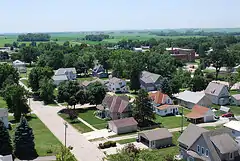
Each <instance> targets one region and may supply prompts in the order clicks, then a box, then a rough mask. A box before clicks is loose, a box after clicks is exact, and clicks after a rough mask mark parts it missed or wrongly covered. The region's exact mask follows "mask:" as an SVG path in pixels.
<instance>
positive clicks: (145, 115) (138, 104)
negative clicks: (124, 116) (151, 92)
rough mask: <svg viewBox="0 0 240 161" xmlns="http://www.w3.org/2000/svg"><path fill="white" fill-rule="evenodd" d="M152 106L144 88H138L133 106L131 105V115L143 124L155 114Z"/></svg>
mask: <svg viewBox="0 0 240 161" xmlns="http://www.w3.org/2000/svg"><path fill="white" fill-rule="evenodd" d="M152 108H153V107H152V104H151V100H150V98H149V97H148V93H147V92H146V91H145V90H144V89H140V90H139V91H138V96H137V98H136V100H135V106H133V117H134V118H135V119H136V120H137V121H138V123H140V124H144V123H145V121H149V120H153V119H154V118H155V115H154V113H153V109H152Z"/></svg>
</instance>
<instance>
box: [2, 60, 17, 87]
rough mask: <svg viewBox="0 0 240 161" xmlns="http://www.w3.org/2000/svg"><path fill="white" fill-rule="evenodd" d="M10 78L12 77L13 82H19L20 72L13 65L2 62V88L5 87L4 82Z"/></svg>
mask: <svg viewBox="0 0 240 161" xmlns="http://www.w3.org/2000/svg"><path fill="white" fill-rule="evenodd" d="M8 78H11V80H12V82H14V83H18V80H19V74H18V72H17V70H16V69H15V68H13V66H12V65H9V64H7V63H2V64H0V89H1V88H2V87H3V83H4V82H5V81H6V79H8Z"/></svg>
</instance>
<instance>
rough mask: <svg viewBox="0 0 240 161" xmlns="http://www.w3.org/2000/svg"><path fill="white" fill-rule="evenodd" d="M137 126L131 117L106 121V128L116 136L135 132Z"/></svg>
mask: <svg viewBox="0 0 240 161" xmlns="http://www.w3.org/2000/svg"><path fill="white" fill-rule="evenodd" d="M137 125H138V123H137V121H136V120H135V119H134V118H133V117H129V118H124V119H118V120H112V121H108V128H109V129H110V130H112V131H113V132H115V133H117V134H123V133H129V132H133V131H137Z"/></svg>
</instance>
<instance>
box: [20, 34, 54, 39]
mask: <svg viewBox="0 0 240 161" xmlns="http://www.w3.org/2000/svg"><path fill="white" fill-rule="evenodd" d="M50 38H51V36H50V35H49V34H44V33H27V34H21V35H18V38H17V41H50Z"/></svg>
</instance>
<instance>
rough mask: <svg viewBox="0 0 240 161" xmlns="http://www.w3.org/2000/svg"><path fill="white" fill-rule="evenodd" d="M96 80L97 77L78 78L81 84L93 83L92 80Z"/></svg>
mask: <svg viewBox="0 0 240 161" xmlns="http://www.w3.org/2000/svg"><path fill="white" fill-rule="evenodd" d="M94 79H96V78H95V77H81V78H77V80H78V81H79V82H83V81H92V80H94Z"/></svg>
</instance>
